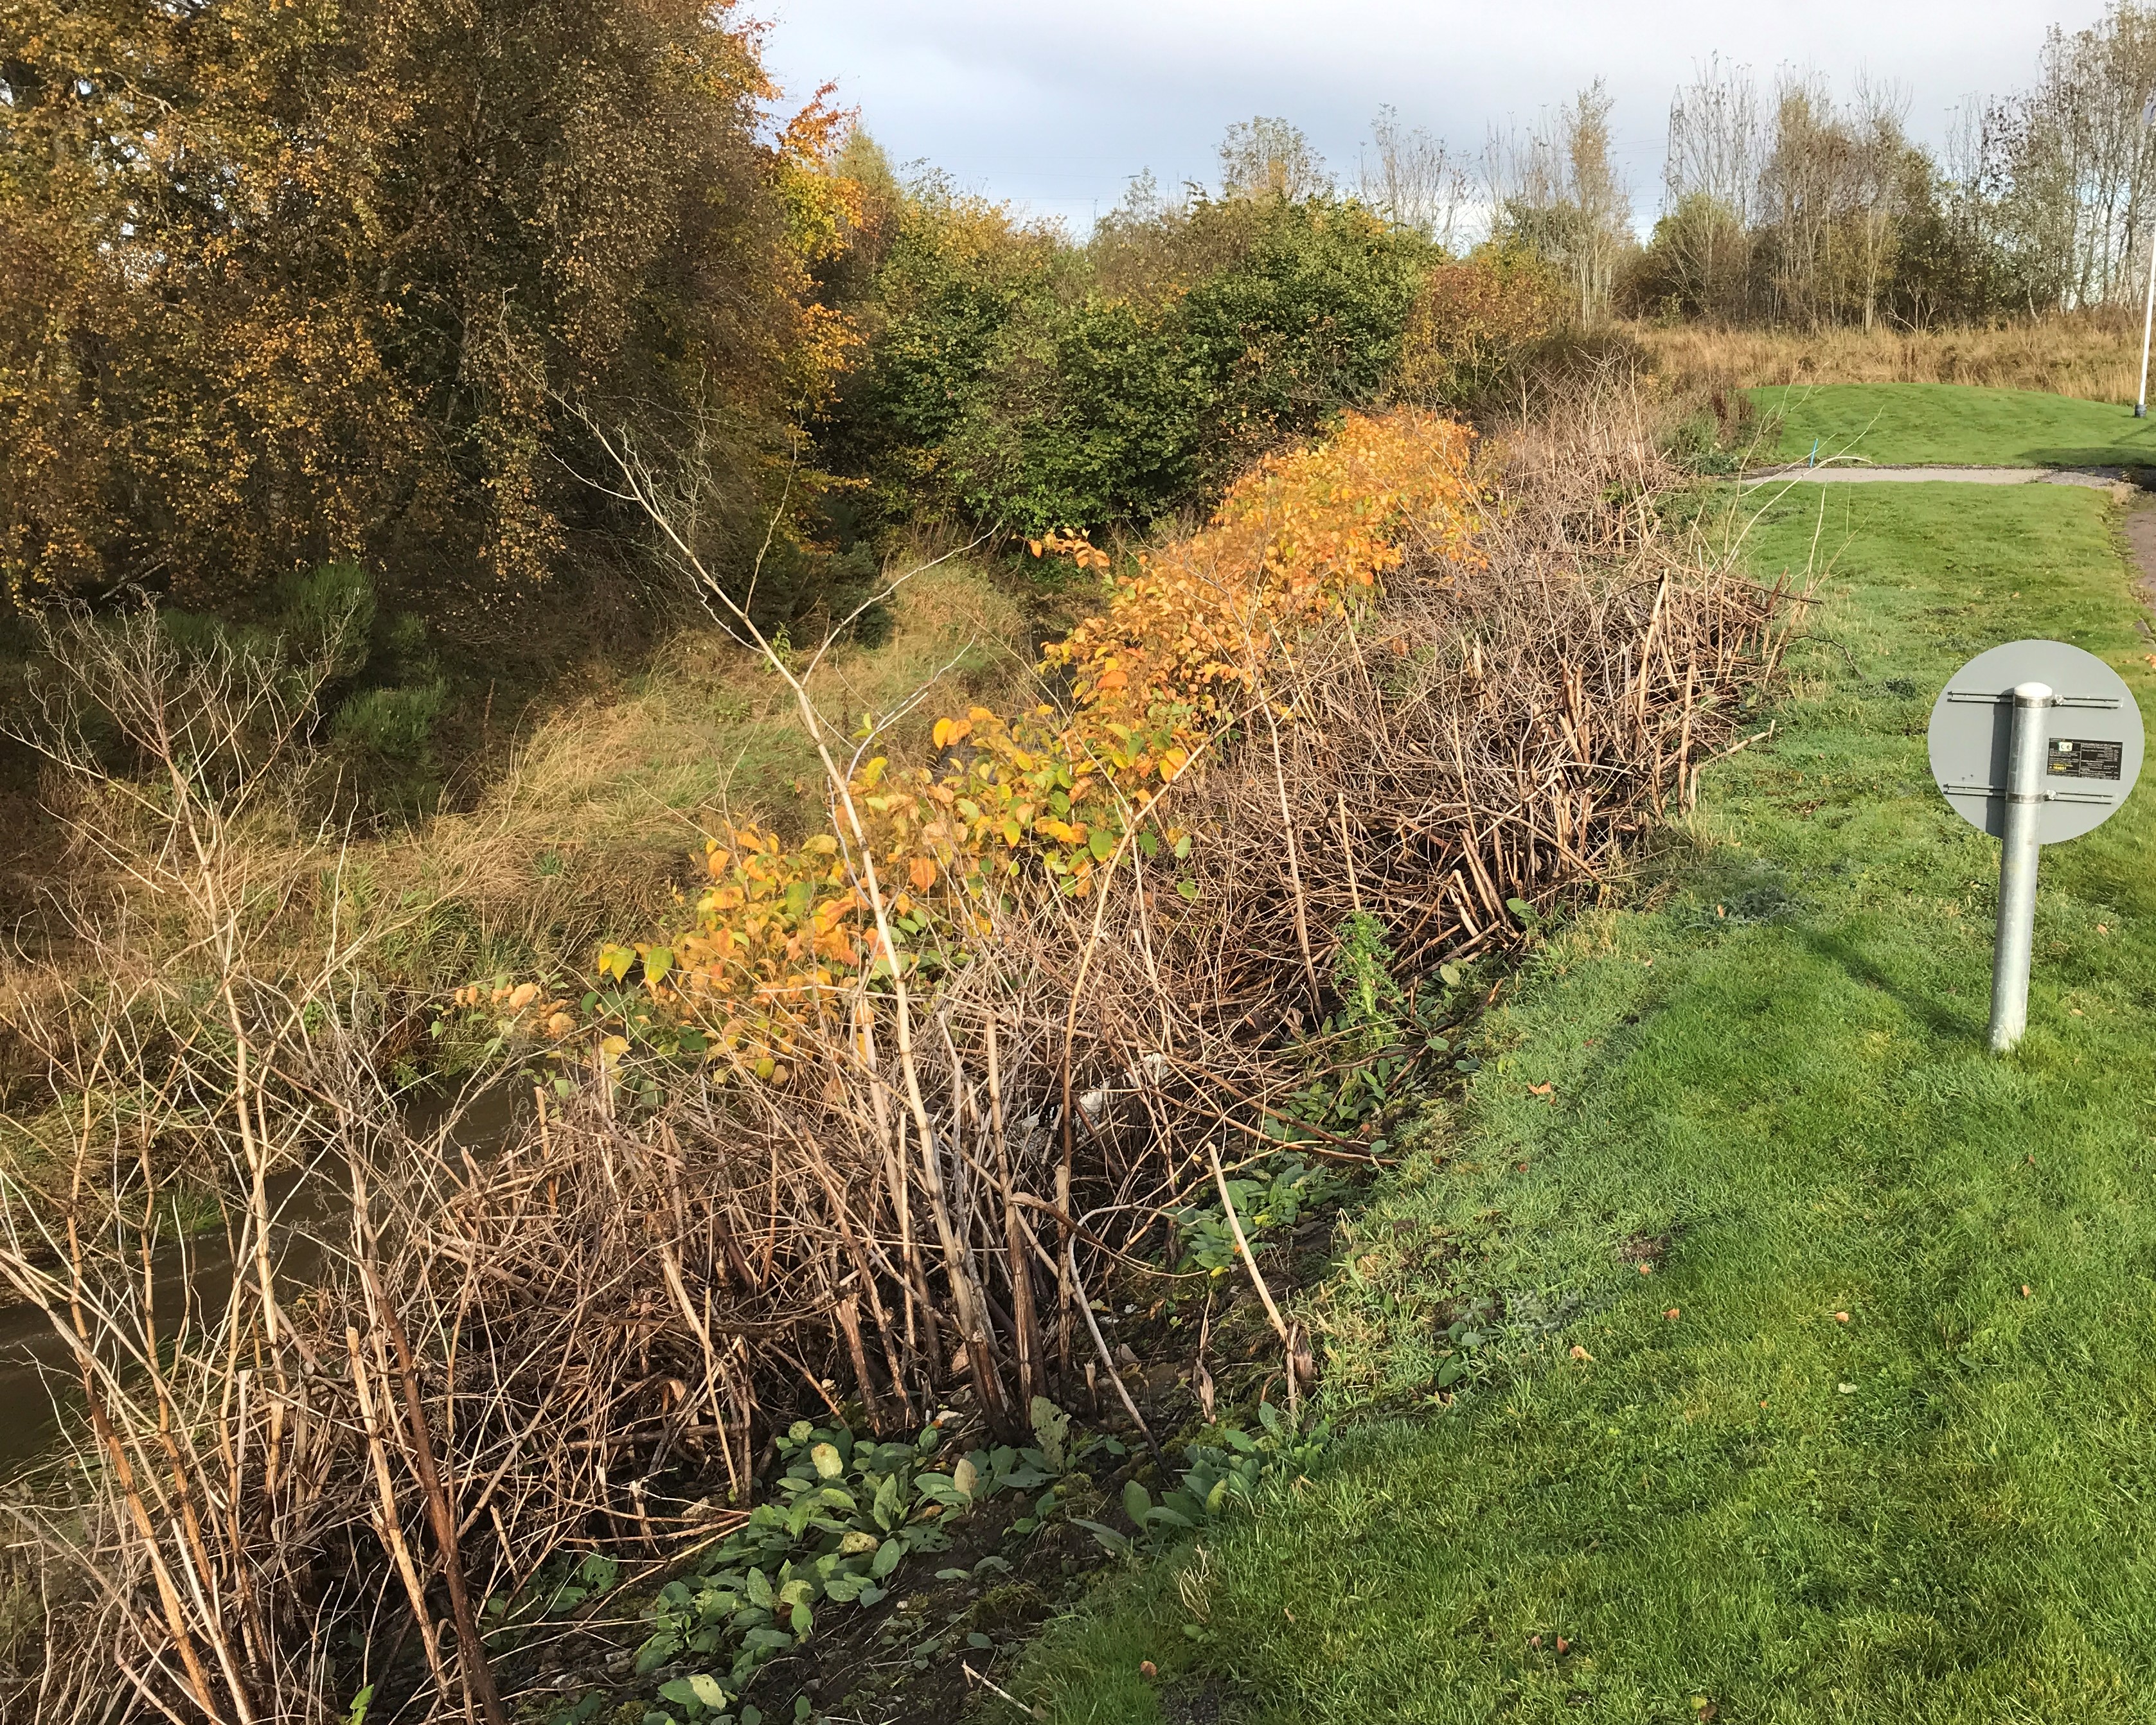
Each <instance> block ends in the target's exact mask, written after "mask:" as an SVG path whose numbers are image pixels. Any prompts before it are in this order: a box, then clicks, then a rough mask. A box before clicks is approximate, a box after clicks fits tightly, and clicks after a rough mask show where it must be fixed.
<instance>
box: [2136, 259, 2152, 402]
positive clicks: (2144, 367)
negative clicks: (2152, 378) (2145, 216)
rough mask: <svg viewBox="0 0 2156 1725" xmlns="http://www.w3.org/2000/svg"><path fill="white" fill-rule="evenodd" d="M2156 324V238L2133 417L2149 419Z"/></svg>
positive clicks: (2143, 309)
mask: <svg viewBox="0 0 2156 1725" xmlns="http://www.w3.org/2000/svg"><path fill="white" fill-rule="evenodd" d="M2151 323H2156V237H2152V238H2150V240H2149V242H2148V297H2147V298H2146V299H2144V300H2143V302H2142V306H2141V393H2140V394H2139V395H2138V396H2136V397H2134V398H2133V417H2135V418H2136V419H2146V418H2147V417H2148V330H2149V325H2151Z"/></svg>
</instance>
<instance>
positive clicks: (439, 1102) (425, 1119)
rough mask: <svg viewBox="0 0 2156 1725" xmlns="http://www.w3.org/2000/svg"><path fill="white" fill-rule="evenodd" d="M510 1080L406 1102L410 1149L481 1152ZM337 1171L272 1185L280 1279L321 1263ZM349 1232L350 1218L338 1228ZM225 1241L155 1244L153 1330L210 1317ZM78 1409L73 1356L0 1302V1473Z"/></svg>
mask: <svg viewBox="0 0 2156 1725" xmlns="http://www.w3.org/2000/svg"><path fill="white" fill-rule="evenodd" d="M528 1106H529V1100H528V1093H527V1092H526V1091H525V1090H524V1089H523V1088H522V1087H521V1086H518V1085H497V1086H495V1088H491V1089H488V1090H484V1091H481V1092H480V1093H477V1094H476V1095H472V1096H465V1095H461V1094H458V1093H443V1092H434V1093H428V1094H423V1095H422V1096H420V1097H418V1098H416V1099H414V1100H413V1102H411V1103H409V1104H408V1106H407V1108H406V1111H405V1119H406V1124H407V1126H408V1129H409V1131H410V1134H411V1137H412V1139H413V1143H414V1144H415V1145H426V1146H431V1147H433V1148H434V1149H437V1150H438V1151H439V1153H440V1154H443V1155H444V1156H449V1157H454V1156H457V1155H459V1154H462V1153H463V1152H464V1151H465V1150H470V1152H471V1153H472V1154H474V1155H475V1156H477V1157H480V1158H484V1157H485V1155H486V1154H487V1153H488V1152H490V1151H491V1150H493V1149H495V1148H496V1147H497V1146H499V1145H500V1144H501V1143H502V1142H503V1140H504V1139H506V1137H507V1136H508V1135H509V1134H510V1133H511V1130H513V1129H514V1128H515V1127H516V1124H517V1122H518V1119H519V1118H520V1116H521V1113H522V1111H523V1110H524V1109H525V1108H528ZM345 1190H346V1189H345V1188H344V1186H343V1185H341V1167H340V1169H339V1171H338V1175H337V1176H336V1177H335V1178H332V1177H331V1176H330V1175H320V1174H318V1175H311V1176H308V1177H304V1178H303V1177H295V1176H291V1175H287V1176H285V1178H283V1179H281V1180H278V1181H276V1182H275V1183H273V1184H272V1185H271V1187H270V1189H269V1200H270V1208H271V1210H272V1211H273V1213H274V1214H275V1218H276V1226H275V1228H274V1229H273V1230H272V1231H271V1236H270V1251H271V1256H272V1262H274V1263H275V1267H276V1276H277V1280H278V1282H280V1285H282V1286H285V1287H293V1288H298V1287H305V1285H306V1283H307V1282H308V1281H309V1280H310V1279H311V1277H313V1276H314V1275H315V1273H316V1271H317V1270H318V1269H319V1268H320V1267H321V1262H322V1255H323V1254H322V1246H321V1241H320V1239H319V1238H318V1236H317V1233H316V1229H317V1226H318V1225H320V1224H321V1222H322V1221H324V1220H325V1219H326V1218H327V1217H330V1216H333V1215H334V1213H335V1210H336V1207H338V1206H339V1203H340V1200H341V1199H342V1197H343V1196H344V1193H345ZM340 1228H341V1231H348V1228H349V1224H348V1223H343V1224H340ZM232 1276H233V1262H232V1239H231V1238H230V1237H228V1236H227V1235H226V1234H225V1233H224V1232H223V1231H222V1230H213V1231H205V1232H203V1233H199V1234H193V1235H188V1236H174V1237H171V1238H167V1239H164V1240H162V1241H161V1242H160V1243H159V1244H157V1246H154V1247H153V1248H152V1250H151V1256H150V1277H151V1297H152V1298H153V1300H154V1302H155V1303H156V1309H157V1323H158V1328H159V1330H160V1332H161V1333H167V1334H169V1333H171V1330H172V1327H173V1326H175V1325H176V1324H177V1323H178V1322H179V1319H180V1316H181V1313H182V1310H183V1309H185V1308H186V1307H187V1305H188V1304H190V1303H191V1304H192V1307H193V1311H194V1312H195V1313H211V1314H215V1313H218V1312H219V1311H221V1310H222V1309H223V1305H224V1302H225V1301H226V1299H227V1298H228V1297H229V1296H230V1294H231V1292H232ZM81 1409H82V1387H81V1381H80V1379H79V1378H78V1377H77V1376H76V1374H75V1369H74V1356H73V1354H72V1353H71V1352H70V1350H69V1347H68V1344H66V1343H65V1342H64V1340H63V1339H61V1337H60V1336H59V1334H58V1333H56V1332H55V1331H54V1328H53V1324H52V1320H51V1319H50V1318H48V1317H47V1316H46V1315H45V1314H44V1312H42V1311H41V1310H39V1309H38V1308H37V1307H36V1306H34V1305H32V1304H30V1303H28V1302H27V1301H22V1302H17V1303H13V1304H9V1305H5V1306H0V1478H4V1477H13V1475H15V1474H17V1473H19V1472H22V1471H23V1469H24V1468H25V1467H29V1466H30V1465H32V1464H33V1463H35V1462H38V1461H44V1460H45V1459H47V1458H48V1457H49V1456H50V1455H51V1454H52V1453H53V1450H54V1445H55V1443H56V1442H57V1441H58V1440H59V1437H60V1435H61V1432H62V1431H63V1429H64V1427H65V1426H67V1425H68V1424H69V1423H70V1422H71V1421H72V1420H74V1417H75V1416H76V1415H79V1414H80V1411H81Z"/></svg>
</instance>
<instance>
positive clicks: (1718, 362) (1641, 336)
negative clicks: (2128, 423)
mask: <svg viewBox="0 0 2156 1725" xmlns="http://www.w3.org/2000/svg"><path fill="white" fill-rule="evenodd" d="M1627 334H1629V335H1630V336H1631V337H1632V339H1633V340H1636V341H1637V342H1638V343H1639V344H1640V346H1641V347H1643V348H1645V350H1646V351H1647V352H1648V353H1649V354H1650V356H1652V360H1653V364H1654V367H1655V370H1656V371H1658V372H1660V373H1661V375H1662V376H1665V377H1666V378H1667V379H1668V380H1669V381H1671V383H1673V384H1674V385H1676V387H1678V388H1679V389H1680V390H1687V391H1688V390H1696V389H1707V390H1712V389H1728V388H1739V389H1747V388H1751V387H1753V386H1758V385H1761V384H1790V383H1974V384H1985V385H1989V386H1993V387H1995V388H2001V389H2033V390H2044V391H2047V392H2050V393H2051V394H2054V395H2063V396H2079V397H2084V398H2086V399H2087V400H2090V401H2099V402H2130V401H2132V400H2133V397H2134V392H2135V388H2136V386H2137V384H2138V379H2139V375H2140V366H2141V330H2140V325H2139V324H2138V322H2137V321H2136V320H2133V318H2131V317H2129V316H2127V315H2123V314H2121V313H2118V312H2116V311H2092V312H2087V313H2082V314H2077V315H2073V316H2066V317H2055V318H2046V319H2044V320H2040V321H2035V322H2028V323H2015V324H2009V325H2005V326H2003V327H2000V328H1996V329H1959V330H1886V329H1880V330H1873V331H1871V333H1870V334H1868V335H1867V334H1866V332H1865V331H1863V330H1856V329H1826V330H1721V329H1713V328H1710V327H1708V326H1707V325H1699V324H1686V325H1678V326H1676V327H1664V326H1662V325H1653V324H1635V325H1629V326H1628V327H1627Z"/></svg>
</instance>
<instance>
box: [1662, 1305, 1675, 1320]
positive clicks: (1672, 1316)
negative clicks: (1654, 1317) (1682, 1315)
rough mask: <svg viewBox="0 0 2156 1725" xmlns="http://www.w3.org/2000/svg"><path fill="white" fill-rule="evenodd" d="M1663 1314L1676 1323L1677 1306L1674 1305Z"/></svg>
mask: <svg viewBox="0 0 2156 1725" xmlns="http://www.w3.org/2000/svg"><path fill="white" fill-rule="evenodd" d="M1662 1316H1663V1317H1665V1318H1668V1319H1669V1321H1670V1322H1671V1323H1676V1321H1677V1308H1676V1307H1675V1306H1672V1307H1671V1308H1670V1309H1669V1310H1668V1311H1666V1312H1665V1313H1662Z"/></svg>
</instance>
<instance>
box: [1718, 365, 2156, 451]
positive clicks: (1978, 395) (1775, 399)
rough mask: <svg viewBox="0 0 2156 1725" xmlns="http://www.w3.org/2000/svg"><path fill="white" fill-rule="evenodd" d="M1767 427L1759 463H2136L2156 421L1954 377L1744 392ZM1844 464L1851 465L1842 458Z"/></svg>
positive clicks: (2150, 447)
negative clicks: (1770, 436)
mask: <svg viewBox="0 0 2156 1725" xmlns="http://www.w3.org/2000/svg"><path fill="white" fill-rule="evenodd" d="M1746 394H1748V396H1749V397H1751V399H1752V402H1753V406H1754V407H1756V408H1757V409H1758V412H1759V416H1760V417H1761V419H1762V421H1763V422H1765V423H1766V425H1767V427H1768V430H1769V431H1770V432H1771V431H1772V429H1773V427H1774V425H1775V424H1776V423H1777V422H1779V427H1780V436H1779V439H1778V440H1776V441H1774V442H1773V443H1771V444H1767V445H1763V447H1762V448H1760V449H1759V451H1758V454H1757V456H1756V457H1755V459H1757V460H1758V461H1759V462H1761V463H1766V462H1774V461H1803V460H1804V459H1806V458H1808V457H1809V455H1810V454H1811V453H1812V452H1813V450H1814V448H1815V447H1816V448H1817V451H1818V455H1819V458H1820V460H1821V461H1826V460H1828V459H1830V458H1841V457H1853V458H1856V459H1857V460H1859V461H1863V462H1869V463H1874V464H1876V465H1880V466H1885V465H1889V464H1903V465H1910V466H1917V467H1928V466H1942V465H1953V464H1964V465H1969V466H1985V467H2139V466H2146V465H2149V464H2152V463H2156V420H2148V419H2136V418H2135V417H2133V408H2132V407H2130V406H2129V407H2119V406H2117V405H2114V404H2113V403H2111V402H2087V401H2080V400H2076V398H2074V397H2071V396H2060V395H2047V394H2043V393H2040V392H2036V391H2033V390H2020V389H1980V388H1974V387H1970V386H1961V385H1956V384H1948V383H1898V384H1897V383H1835V384H1795V385H1790V386H1774V387H1768V388H1759V389H1752V390H1748V391H1747V392H1746ZM1838 464H1844V465H1845V464H1847V463H1838Z"/></svg>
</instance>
